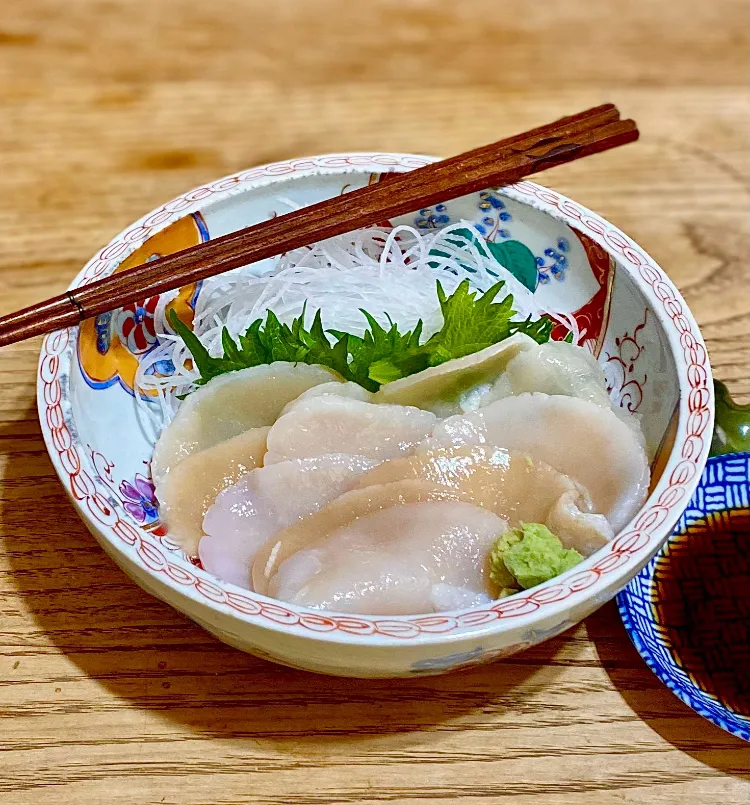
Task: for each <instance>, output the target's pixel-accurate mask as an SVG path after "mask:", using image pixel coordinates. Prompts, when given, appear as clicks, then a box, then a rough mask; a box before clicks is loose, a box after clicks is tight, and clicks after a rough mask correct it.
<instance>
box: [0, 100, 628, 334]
mask: <svg viewBox="0 0 750 805" xmlns="http://www.w3.org/2000/svg"><path fill="white" fill-rule="evenodd" d="M636 139H638V129H637V127H636V124H635V122H634V121H632V120H621V119H620V114H619V112H618V110H617V109H616V107H615V106H613V105H612V104H605V105H603V106H598V107H596V108H594V109H589V110H588V111H585V112H581V113H579V114H577V115H572V116H571V117H566V118H562V119H561V120H558V121H556V122H554V123H550V124H547V125H545V126H540V127H539V128H536V129H532V130H531V131H527V132H524V133H522V134H517V135H515V136H513V137H509V138H507V139H505V140H500V141H499V142H496V143H492V144H491V145H486V146H484V147H482V148H477V149H475V150H473V151H467V152H466V153H464V154H460V155H459V156H455V157H451V158H450V159H445V160H442V161H441V162H435V163H433V164H431V165H427V166H425V167H423V168H417V169H416V170H413V171H411V172H409V173H400V174H391V176H389V178H388V181H386V182H379V183H376V184H372V185H368V186H367V187H363V188H360V189H358V190H353V191H352V192H350V193H346V194H344V195H341V196H337V197H335V198H332V199H328V200H327V201H322V202H320V203H318V204H313V205H312V206H310V207H304V208H303V209H300V210H295V211H294V212H290V213H287V214H286V215H282V216H279V217H277V218H273V219H272V220H270V221H266V222H263V223H260V224H255V225H254V226H250V227H247V228H245V229H241V230H239V231H238V232H233V233H231V234H228V235H224V236H222V237H220V238H216V239H214V240H209V241H208V242H206V243H202V244H200V245H199V246H194V247H192V248H190V249H185V250H183V251H181V252H176V253H175V254H171V255H167V256H166V257H162V258H160V259H158V260H154V261H153V262H150V263H145V264H143V265H140V266H135V267H134V268H131V269H128V270H127V271H123V272H120V273H119V274H114V275H111V276H109V277H105V278H104V279H101V280H97V281H96V282H92V283H91V284H90V285H85V286H82V287H80V288H76V289H75V290H72V291H68V292H66V293H64V294H61V295H60V296H56V297H53V298H51V299H48V300H46V301H44V302H41V303H39V304H37V305H33V306H31V307H28V308H25V309H24V310H20V311H18V312H16V313H11V314H9V315H7V316H4V317H2V318H0V346H5V345H6V344H11V343H14V342H16V341H22V340H24V339H26V338H31V337H32V336H35V335H40V334H42V333H48V332H52V331H54V330H57V329H59V328H61V327H70V326H74V325H76V324H78V323H79V322H81V321H83V320H84V319H86V318H90V317H92V316H98V315H99V314H101V313H105V312H107V311H110V310H115V309H116V308H118V307H121V306H123V305H127V304H130V303H132V302H137V301H139V300H142V299H145V298H147V297H149V296H154V295H156V294H160V293H164V292H166V291H171V290H174V289H175V288H179V287H181V286H184V285H189V284H190V283H193V282H197V281H198V280H202V279H205V278H206V277H210V276H213V275H216V274H220V273H222V272H224V271H229V270H230V269H233V268H238V267H240V266H244V265H248V264H249V263H254V262H257V261H258V260H263V259H265V258H267V257H275V256H276V255H279V254H282V253H284V252H286V251H289V250H291V249H296V248H299V247H300V246H307V245H309V244H311V243H314V242H316V241H319V240H325V239H326V238H331V237H334V236H335V235H340V234H343V233H344V232H350V231H352V230H353V229H359V228H360V227H364V226H372V225H374V224H377V223H379V222H381V221H383V220H386V219H390V218H394V217H396V216H399V215H404V214H406V213H409V212H413V211H414V210H417V209H420V208H422V207H430V206H433V205H434V204H438V203H440V202H443V201H449V200H450V199H453V198H457V197H459V196H463V195H466V194H468V193H473V192H475V191H478V190H484V189H486V188H488V187H498V186H502V185H505V184H511V183H513V182H517V181H519V180H520V179H523V178H524V177H525V176H529V175H530V174H532V173H538V172H539V171H542V170H546V169H547V168H551V167H553V166H556V165H562V164H564V163H566V162H572V161H573V160H576V159H580V158H581V157H585V156H589V155H590V154H597V153H600V152H602V151H607V150H609V149H611V148H616V147H617V146H619V145H624V144H625V143H629V142H633V141H634V140H636Z"/></svg>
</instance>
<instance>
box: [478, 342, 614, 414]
mask: <svg viewBox="0 0 750 805" xmlns="http://www.w3.org/2000/svg"><path fill="white" fill-rule="evenodd" d="M534 391H538V392H542V393H544V394H561V395H565V396H569V397H578V398H579V399H581V400H588V401H589V402H593V403H596V404H597V405H601V406H603V407H605V408H607V407H609V406H610V404H611V403H610V399H609V394H608V393H607V381H606V379H605V377H604V372H603V371H602V368H601V366H599V363H598V361H597V360H596V358H595V357H594V356H593V355H592V354H591V352H589V350H587V349H586V348H585V347H579V346H576V345H575V344H568V343H566V342H565V341H548V342H547V343H546V344H534V346H533V347H532V348H531V349H528V350H524V351H522V352H519V353H517V354H516V355H514V356H513V358H512V359H511V360H510V361H509V362H508V365H507V367H506V368H505V371H504V372H503V374H502V375H501V376H500V378H499V379H498V380H497V381H496V383H495V385H494V386H493V388H492V391H491V392H490V393H489V394H488V395H487V396H486V397H484V398H483V399H482V403H481V404H482V405H488V404H489V403H491V402H494V401H495V400H499V399H502V398H504V397H510V396H513V395H518V394H523V393H524V392H534Z"/></svg>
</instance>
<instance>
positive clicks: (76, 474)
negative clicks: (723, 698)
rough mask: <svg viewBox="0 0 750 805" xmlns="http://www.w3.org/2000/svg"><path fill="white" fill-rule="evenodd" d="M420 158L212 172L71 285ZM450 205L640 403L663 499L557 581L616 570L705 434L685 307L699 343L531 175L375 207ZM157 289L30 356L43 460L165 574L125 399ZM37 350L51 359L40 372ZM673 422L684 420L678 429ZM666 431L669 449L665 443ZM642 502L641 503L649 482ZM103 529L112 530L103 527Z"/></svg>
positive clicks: (622, 394) (608, 245) (610, 244)
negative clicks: (225, 174)
mask: <svg viewBox="0 0 750 805" xmlns="http://www.w3.org/2000/svg"><path fill="white" fill-rule="evenodd" d="M347 160H348V161H347ZM425 161H427V160H426V159H425V160H423V159H422V158H417V157H399V156H397V155H395V156H394V155H354V156H352V155H349V156H344V157H341V156H335V157H322V158H315V159H309V160H298V161H295V162H290V163H280V164H278V165H275V166H265V167H264V168H259V169H255V170H254V171H248V172H246V173H245V174H239V175H237V176H235V177H230V178H228V179H224V180H221V181H219V182H216V183H214V184H213V185H209V186H206V187H204V188H199V189H198V190H195V191H191V193H187V194H185V195H184V196H182V197H180V198H178V199H175V200H174V201H173V202H170V203H169V204H167V205H165V206H164V207H162V208H160V209H158V210H156V211H155V212H154V213H151V214H150V215H149V216H146V217H145V218H144V219H142V220H141V221H139V222H138V223H136V224H135V225H134V226H133V227H131V228H129V229H128V230H126V231H125V232H123V233H122V234H121V235H120V236H118V237H117V238H116V239H115V240H114V241H113V242H112V243H111V244H110V245H109V246H108V247H107V248H106V249H104V250H103V251H102V252H101V253H100V254H99V255H98V256H97V257H96V258H94V259H93V260H92V261H91V262H90V263H89V264H88V265H87V266H86V268H85V269H84V270H83V271H82V272H81V274H80V275H79V276H78V277H77V278H76V281H75V283H74V285H80V284H84V283H86V282H90V281H92V280H94V279H96V278H98V277H100V276H102V275H105V274H108V273H112V272H114V271H119V270H123V269H125V268H127V267H129V266H132V265H135V264H139V263H142V262H144V261H147V260H149V259H154V258H155V257H157V256H160V255H164V254H167V253H170V252H175V251H178V250H181V249H184V248H186V247H189V246H192V245H195V244H198V243H200V242H202V241H205V240H208V239H210V238H215V237H218V236H220V235H223V234H226V233H229V232H232V231H235V230H237V229H239V228H241V227H244V226H248V225H251V224H255V223H258V222H261V221H264V220H268V219H269V218H271V217H273V216H276V215H282V214H284V213H285V212H287V211H288V210H289V209H293V208H295V207H297V206H303V205H308V204H311V203H314V202H317V201H321V200H324V199H326V198H330V197H332V196H335V195H338V194H341V193H346V192H348V191H350V190H352V189H355V188H357V187H361V186H364V185H366V184H368V183H372V182H376V181H378V180H379V174H380V173H381V172H382V171H384V170H407V169H410V168H413V167H417V166H418V165H419V164H423V163H424V162H425ZM280 177H281V178H280ZM553 208H554V209H553ZM551 213H554V214H551ZM586 216H588V217H586ZM461 220H468V221H470V222H472V223H473V224H474V226H475V227H476V229H477V230H478V231H479V232H481V233H482V236H483V237H484V238H485V240H486V241H487V242H488V243H500V242H511V241H518V242H520V243H522V244H524V245H525V246H527V247H528V249H529V250H530V251H531V252H532V253H533V255H534V257H535V263H536V265H535V267H534V270H533V272H531V273H529V272H528V270H527V271H526V273H525V274H524V275H523V277H520V276H519V279H521V280H522V281H523V282H524V284H526V285H527V287H529V288H530V290H533V291H534V294H535V296H538V297H539V298H540V299H542V300H552V299H554V304H555V306H556V308H557V309H563V310H565V311H566V312H567V313H569V314H570V315H572V316H573V317H574V318H575V320H576V322H577V325H578V328H579V329H580V331H581V332H582V333H584V343H585V345H586V346H587V347H588V348H589V349H590V351H591V352H592V353H593V354H594V355H595V356H596V357H597V359H598V361H599V363H600V365H601V366H602V368H603V370H604V373H605V376H606V378H607V384H608V390H609V392H610V395H611V397H612V399H613V400H614V401H615V402H616V403H617V404H618V405H620V406H621V407H623V408H626V409H627V410H628V411H631V412H634V413H636V414H638V415H639V416H640V417H641V423H642V427H643V431H644V435H645V437H646V442H647V452H648V457H649V459H650V461H651V464H652V490H655V492H654V494H657V493H661V496H662V497H661V498H659V501H660V502H658V506H661V509H662V510H663V509H665V508H666V515H664V516H661V515H657V517H656V519H654V518H652V519H651V521H650V522H649V523H645V522H643V515H641V518H640V519H641V522H640V524H638V525H636V527H635V528H628V529H626V532H624V533H623V534H621V535H620V537H618V540H619V544H618V545H617V546H616V548H611V549H610V550H606V554H607V555H604V554H602V556H601V557H599V561H598V563H594V562H593V561H591V560H590V561H589V562H588V563H587V564H586V565H582V566H581V568H580V570H579V571H578V573H577V578H578V581H577V582H576V581H575V577H576V574H575V573H572V572H571V573H570V574H569V575H570V577H571V579H573V582H570V583H572V584H573V586H572V587H570V583H569V584H568V585H567V589H568V590H569V591H570V593H571V594H572V593H573V592H576V591H577V590H583V589H585V588H586V587H587V586H591V585H594V584H598V583H599V582H600V581H601V579H602V576H603V575H606V574H608V573H609V574H615V575H618V574H619V573H620V571H621V568H622V566H623V565H624V564H628V563H629V564H630V565H632V567H633V570H632V572H635V570H636V569H637V567H636V565H637V564H638V563H639V562H640V564H643V562H645V561H646V559H647V558H648V556H649V555H650V554H652V553H653V551H654V550H655V549H656V547H657V546H656V542H658V541H659V540H661V539H662V538H663V536H665V535H666V530H665V529H668V525H669V523H668V522H666V521H668V520H669V518H670V517H672V515H673V519H676V517H677V516H678V515H679V510H678V508H675V509H674V511H673V512H672V508H673V507H675V506H679V500H681V499H682V498H683V497H684V492H687V493H689V492H690V491H691V488H692V485H694V483H695V482H696V480H697V479H696V478H695V472H688V471H687V470H684V471H683V476H684V477H682V478H681V479H680V478H678V479H677V481H675V480H674V478H673V477H672V476H673V474H674V470H675V468H676V467H677V465H678V464H679V463H680V460H681V459H685V457H686V454H685V444H686V439H687V440H688V441H689V440H690V439H699V440H700V443H699V444H698V443H695V444H693V447H692V448H691V450H690V453H691V455H689V456H687V458H688V459H689V462H690V463H691V464H692V465H694V467H693V469H696V468H697V469H698V475H699V468H700V467H699V465H700V464H701V462H702V461H705V455H706V453H707V450H708V444H707V442H708V441H710V437H706V438H705V439H704V438H703V434H704V432H705V431H706V428H707V427H708V431H707V432H708V433H709V434H710V421H711V413H710V412H711V400H710V391H709V389H708V386H709V384H710V374H709V370H708V366H707V362H706V359H705V351H703V352H702V354H700V352H699V360H698V361H697V364H699V368H698V369H693V372H694V374H696V375H697V380H696V384H697V385H696V384H692V383H691V382H690V381H689V378H688V376H687V371H688V369H687V364H686V361H685V359H684V355H683V350H682V349H681V348H680V347H679V345H680V343H681V339H682V340H683V341H684V333H682V334H681V333H680V332H679V326H678V328H677V330H676V331H675V332H671V331H670V330H669V324H670V321H674V320H675V316H678V317H679V318H678V321H680V320H684V321H686V322H687V325H688V330H689V336H690V339H691V341H690V345H689V346H690V348H691V349H693V352H695V351H696V350H698V351H700V350H702V349H703V348H702V344H701V342H700V336H699V335H698V333H697V330H695V329H694V322H692V319H691V318H690V317H689V313H688V312H687V311H686V309H685V310H683V309H682V308H681V307H680V310H679V311H678V312H675V311H674V310H670V309H669V307H668V305H669V304H671V303H672V302H674V304H675V305H677V306H679V305H680V300H679V297H675V295H674V293H675V292H674V291H673V289H672V288H671V285H669V283H668V280H667V279H666V277H664V275H663V274H662V273H661V272H660V271H659V269H658V268H656V267H655V266H653V264H652V263H651V262H650V261H649V259H648V258H647V256H645V255H643V253H642V252H640V251H638V250H637V247H635V246H634V245H633V244H631V242H630V241H628V240H627V239H626V238H625V237H624V236H623V235H622V234H621V233H619V232H618V231H617V230H615V229H613V228H610V227H609V225H607V224H606V222H603V221H602V220H601V219H599V218H597V217H596V216H594V215H593V214H590V213H588V211H586V210H584V209H583V208H581V207H578V206H577V205H573V204H572V202H569V201H568V200H567V199H565V198H564V197H562V196H558V195H557V194H554V193H552V192H551V191H546V190H545V189H544V188H541V187H539V186H537V185H533V184H531V183H527V182H524V183H522V184H521V185H516V186H513V187H509V188H504V189H501V190H487V191H483V192H481V193H475V194H472V195H470V196H466V197H464V198H461V199H457V200H455V201H452V202H449V203H446V204H439V205H436V206H434V207H432V208H428V209H422V210H417V211H415V212H414V213H413V214H411V215H408V216H404V217H403V218H402V219H399V220H394V221H391V222H389V223H390V224H392V225H397V224H399V223H405V224H408V225H410V226H413V227H415V228H416V229H418V230H428V229H435V228H441V227H444V226H447V225H449V224H451V223H455V222H458V221H461ZM618 252H619V254H618ZM632 255H637V256H638V259H639V260H640V259H641V258H642V265H643V266H646V267H647V268H648V270H649V271H652V272H654V273H655V280H654V281H653V282H652V283H648V282H644V281H643V280H642V279H637V278H636V276H637V274H636V272H635V268H633V266H632V265H631V267H630V268H625V267H624V266H625V265H627V264H628V260H630V262H631V264H633V265H637V263H636V261H635V260H634V259H632ZM269 267H270V263H268V262H265V263H260V264H258V265H257V266H256V268H257V271H258V272H259V273H261V272H263V271H266V270H268V268H269ZM641 274H643V271H641ZM664 289H667V290H669V291H670V294H669V295H666V297H665V298H666V301H665V299H664V298H662V299H660V294H661V295H662V296H665V293H664ZM200 292H201V287H200V284H198V285H193V286H190V287H188V288H183V289H182V290H181V291H180V295H179V300H180V303H181V304H182V305H183V306H184V308H185V310H186V311H188V313H189V311H190V309H191V308H192V307H193V306H194V304H195V300H196V299H197V298H198V296H199V294H200ZM670 299H671V300H672V302H670V301H669V300H670ZM157 302H158V300H157V299H156V298H152V299H147V300H144V301H143V302H142V303H139V304H137V305H130V306H128V307H126V308H124V309H122V310H121V311H118V312H116V313H114V314H106V315H103V316H99V317H97V318H96V319H93V320H89V321H86V322H84V324H83V325H82V326H81V327H80V329H76V330H71V331H69V332H68V333H60V334H56V335H54V336H51V337H50V338H48V339H47V341H46V342H45V347H44V349H43V352H42V362H41V364H40V410H41V413H42V421H43V427H44V428H45V436H46V437H47V439H48V444H49V445H50V446H51V454H52V457H53V461H55V464H56V466H57V469H58V472H60V474H61V476H62V477H63V480H67V483H66V486H67V487H68V488H73V490H74V497H75V498H77V500H78V502H79V505H80V506H81V507H82V508H84V509H85V510H86V511H87V515H88V516H89V517H91V516H92V515H93V517H94V519H95V521H96V525H97V527H100V528H101V529H102V530H105V531H107V530H110V531H111V532H112V533H113V534H115V535H116V534H117V532H118V529H119V530H120V531H121V532H123V533H127V534H128V539H127V540H125V541H126V542H127V541H128V540H130V541H131V544H132V540H133V539H134V538H133V533H136V534H137V535H138V540H140V542H141V544H143V545H144V546H147V547H146V548H144V551H145V555H151V556H152V557H153V556H155V554H160V555H162V556H166V557H167V559H166V560H165V561H166V565H167V566H169V567H172V568H173V569H174V570H173V571H171V572H172V575H173V576H174V575H175V574H176V575H181V574H185V573H187V574H196V573H198V574H200V573H201V571H200V570H199V569H196V567H195V565H196V558H195V557H188V556H185V555H184V554H183V553H182V552H181V551H180V550H179V549H178V548H177V547H176V546H175V545H174V543H172V542H171V540H170V538H169V534H168V533H167V532H166V529H165V527H164V525H163V524H162V523H161V522H160V519H159V510H158V503H157V500H156V497H155V494H154V487H153V485H152V483H151V479H150V474H149V462H150V459H151V455H152V451H153V443H154V438H155V434H154V433H153V432H151V431H150V429H149V428H148V427H144V423H143V420H142V417H141V416H139V414H138V412H137V409H136V404H135V395H136V393H137V392H136V391H135V390H134V385H135V383H134V379H135V372H136V368H137V366H138V362H139V360H140V359H141V358H142V357H143V356H144V355H145V354H148V353H149V352H150V351H152V350H153V349H155V348H156V347H157V346H158V337H157V336H156V333H155V331H154V327H153V315H154V310H155V306H156V304H157ZM665 323H666V325H667V326H665ZM566 334H567V332H566V328H565V327H563V326H562V325H557V327H556V330H555V332H553V338H556V339H562V338H564V337H565V335H566ZM685 349H687V347H685ZM52 359H54V360H55V361H56V363H55V364H54V376H53V375H52V368H53V367H52ZM693 363H694V364H695V363H696V361H693ZM691 385H693V386H694V388H696V389H697V392H698V395H699V398H698V399H697V400H693V402H692V403H691V406H692V408H691V409H690V410H693V411H695V410H697V411H698V414H699V418H698V420H696V421H694V422H693V423H692V424H689V423H686V421H685V416H686V411H688V407H687V403H686V401H685V396H686V393H687V392H688V390H689V388H690V386H691ZM681 428H688V430H687V431H685V433H682V432H681ZM704 442H705V444H704ZM675 447H677V448H679V449H680V450H681V451H682V456H676V455H675V452H676V451H675ZM71 451H72V452H71ZM73 453H75V454H76V455H75V456H74V455H73ZM665 472H666V475H665ZM667 475H669V476H670V477H669V478H667ZM84 476H85V477H84ZM675 483H676V484H677V485H678V486H679V485H681V486H683V487H684V490H683V491H682V492H680V493H679V494H677V495H675V494H672V495H671V497H669V499H668V500H666V501H665V499H664V494H666V492H668V491H669V489H670V488H673V487H674V485H675ZM76 484H78V485H80V487H81V489H82V492H81V493H80V494H78V493H77V492H76ZM649 502H650V503H654V495H652V498H651V499H650V501H649ZM658 506H657V508H658ZM105 509H106V513H104V510H105ZM113 513H114V514H113ZM662 532H663V533H662ZM108 537H109V538H111V539H114V541H115V542H116V541H117V537H116V536H111V535H108ZM652 543H653V545H652ZM652 548H653V549H652ZM596 556H598V554H597V555H596ZM607 557H609V558H607ZM613 557H614V558H613ZM593 559H595V557H592V560H593ZM144 561H145V562H146V564H148V561H147V560H144ZM152 564H156V565H160V566H163V565H164V562H162V561H161V560H157V559H153V563H152ZM632 572H631V573H630V575H632ZM611 578H612V579H613V578H614V576H611ZM554 581H557V580H554ZM218 586H219V587H221V586H222V585H218ZM247 595H248V596H249V597H252V594H250V593H247ZM553 599H554V596H553V597H552V598H550V600H553ZM554 600H560V599H559V597H558V598H557V599H554ZM503 606H506V607H507V606H508V604H507V603H506V604H503ZM536 606H538V602H537V604H536V605H535V607H536ZM499 608H500V605H498V609H499Z"/></svg>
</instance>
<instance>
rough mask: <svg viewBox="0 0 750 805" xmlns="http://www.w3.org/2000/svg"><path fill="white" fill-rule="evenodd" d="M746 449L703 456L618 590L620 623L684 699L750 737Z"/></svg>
mask: <svg viewBox="0 0 750 805" xmlns="http://www.w3.org/2000/svg"><path fill="white" fill-rule="evenodd" d="M749 478H750V453H735V454H730V455H719V456H715V457H713V458H710V459H709V461H708V464H707V465H706V470H705V472H704V474H703V477H702V479H701V482H700V485H699V486H698V488H697V490H696V492H695V495H694V496H693V499H692V500H691V502H690V505H689V506H688V508H687V509H686V510H685V513H684V514H683V515H682V517H681V518H680V521H679V523H678V525H677V527H676V528H675V531H674V534H673V536H672V537H670V540H669V541H668V542H667V543H666V544H665V546H664V547H663V548H662V550H661V551H660V552H659V553H658V554H657V556H656V557H654V559H652V560H651V561H650V562H649V563H648V564H647V565H646V567H644V569H643V570H642V571H641V572H640V573H639V574H638V575H637V576H636V577H635V579H633V581H632V582H631V583H630V585H629V586H628V587H626V588H625V590H623V591H622V592H621V593H620V594H619V595H618V597H617V603H618V606H619V609H620V615H621V617H622V620H623V623H624V624H625V628H626V630H627V632H628V634H629V635H630V638H631V640H632V641H633V643H634V645H635V647H636V649H637V650H638V652H639V653H640V655H641V656H642V657H643V659H644V660H645V661H646V664H647V665H648V667H649V668H650V669H651V670H652V671H653V672H654V673H655V674H656V676H657V677H658V678H659V679H660V680H661V681H662V682H663V683H664V684H665V685H666V686H667V687H668V688H669V689H670V690H671V691H672V692H673V693H674V694H675V695H676V696H677V697H678V698H679V699H681V700H682V701H683V702H684V703H685V704H687V705H688V706H689V707H692V708H693V710H695V711H696V712H697V713H698V714H699V715H701V716H703V717H704V718H707V719H708V720H709V721H712V722H713V723H714V724H716V725H717V726H719V727H721V728H722V729H724V730H726V731H727V732H730V733H731V734H732V735H736V736H737V737H738V738H741V739H743V740H745V741H750V561H749V560H748V553H750V481H749Z"/></svg>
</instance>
